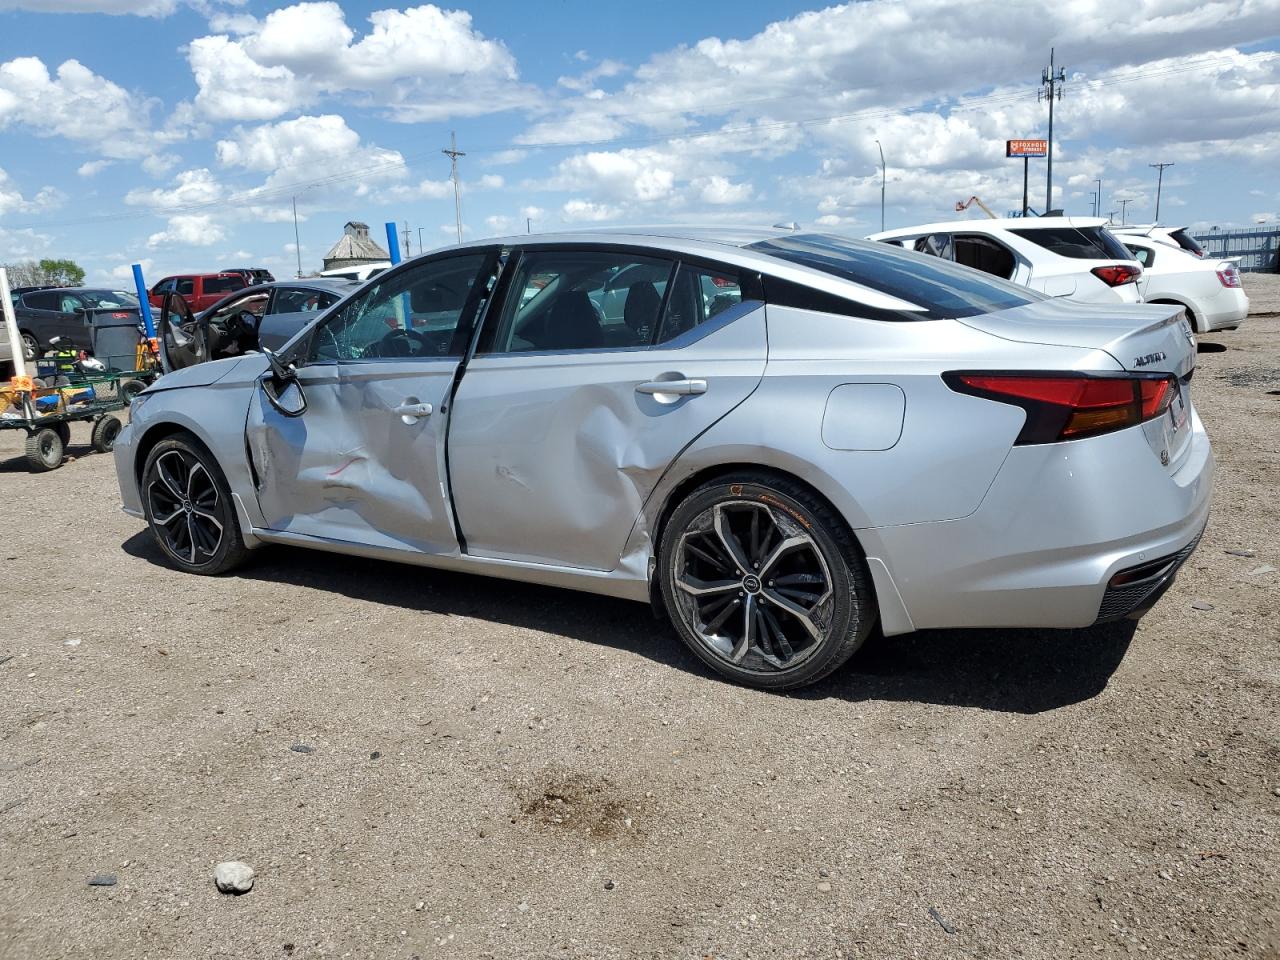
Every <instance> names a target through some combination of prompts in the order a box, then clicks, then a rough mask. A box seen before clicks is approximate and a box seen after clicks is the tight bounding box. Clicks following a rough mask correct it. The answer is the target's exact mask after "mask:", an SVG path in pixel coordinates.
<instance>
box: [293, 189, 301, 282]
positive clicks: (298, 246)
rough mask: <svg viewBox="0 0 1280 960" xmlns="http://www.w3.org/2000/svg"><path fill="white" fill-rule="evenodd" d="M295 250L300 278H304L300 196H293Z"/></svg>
mask: <svg viewBox="0 0 1280 960" xmlns="http://www.w3.org/2000/svg"><path fill="white" fill-rule="evenodd" d="M293 252H294V253H296V254H297V255H298V279H302V241H301V240H299V239H298V198H297V197H294V198H293Z"/></svg>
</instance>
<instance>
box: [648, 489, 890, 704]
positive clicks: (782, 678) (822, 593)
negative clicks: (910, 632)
mask: <svg viewBox="0 0 1280 960" xmlns="http://www.w3.org/2000/svg"><path fill="white" fill-rule="evenodd" d="M659 553H660V561H659V577H660V578H661V587H662V595H663V600H664V602H665V605H666V608H667V613H668V614H669V616H670V617H671V620H672V623H674V624H675V627H676V630H677V632H678V633H679V634H680V638H681V639H682V640H683V641H684V642H685V644H686V645H687V646H688V647H689V649H690V650H692V651H693V652H694V654H696V655H697V656H698V657H699V658H700V659H701V660H703V661H704V662H706V663H707V664H708V665H710V666H711V667H712V668H713V669H714V670H716V671H717V672H719V673H721V674H723V675H724V676H726V677H728V678H729V679H731V680H734V681H736V682H738V683H743V684H747V685H750V686H754V687H761V688H763V689H769V690H787V689H791V688H793V687H799V686H804V685H805V684H809V683H813V682H815V681H817V680H820V679H822V678H823V677H825V676H827V675H828V674H830V673H831V672H832V671H834V670H836V669H838V668H839V667H841V666H842V665H843V664H844V663H845V662H846V661H847V660H848V659H849V658H850V657H851V656H852V655H853V653H854V651H856V650H857V649H858V647H860V646H861V645H862V643H863V641H864V640H865V639H866V637H867V635H868V633H870V631H871V627H872V626H873V625H874V623H875V618H876V606H875V598H874V594H873V592H872V590H871V586H870V578H869V575H868V573H867V570H866V564H865V562H864V561H863V559H862V555H861V552H860V551H859V550H858V547H857V544H856V542H855V541H854V539H853V535H852V533H851V532H850V531H849V529H848V527H847V526H846V525H845V524H844V522H843V521H842V520H841V519H840V517H839V516H838V515H836V513H835V511H834V510H832V509H831V507H830V506H829V505H827V504H826V503H825V502H823V501H822V500H821V499H820V498H819V497H817V496H815V495H814V494H813V493H812V492H810V491H809V490H808V489H807V488H805V487H803V486H801V485H800V484H798V483H794V482H792V481H789V480H786V479H784V478H781V477H773V476H770V475H767V474H746V473H744V474H740V475H735V476H730V477H725V478H721V479H717V480H714V481H712V482H710V483H707V484H704V485H703V486H701V487H698V488H697V489H696V490H694V491H693V492H692V493H691V494H689V496H688V497H687V498H686V499H685V500H684V501H683V502H682V503H681V504H680V505H679V506H678V507H677V508H676V509H675V511H674V513H673V514H672V516H671V519H670V521H669V522H668V523H667V525H666V527H665V529H664V531H663V534H662V543H661V546H660V550H659Z"/></svg>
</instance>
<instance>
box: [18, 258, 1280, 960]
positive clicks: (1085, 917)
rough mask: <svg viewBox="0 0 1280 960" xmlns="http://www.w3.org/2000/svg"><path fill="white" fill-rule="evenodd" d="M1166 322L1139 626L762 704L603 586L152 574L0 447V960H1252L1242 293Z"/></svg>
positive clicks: (971, 641)
mask: <svg viewBox="0 0 1280 960" xmlns="http://www.w3.org/2000/svg"><path fill="white" fill-rule="evenodd" d="M1247 282H1248V283H1249V284H1250V292H1251V294H1254V295H1255V297H1256V296H1257V295H1258V294H1260V293H1262V292H1263V290H1262V284H1263V283H1264V282H1265V283H1267V284H1271V282H1272V278H1259V279H1258V280H1254V279H1252V278H1251V279H1250V280H1249V281H1247ZM1271 289H1274V291H1275V292H1280V278H1278V282H1277V283H1276V285H1275V286H1274V288H1271ZM1260 299H1261V298H1259V302H1260ZM1273 299H1274V300H1276V301H1280V297H1275V298H1273ZM1203 340H1204V341H1205V343H1204V347H1203V349H1204V352H1203V353H1202V354H1201V357H1200V370H1199V371H1198V373H1197V376H1196V380H1195V388H1196V402H1197V405H1198V406H1199V409H1200V412H1201V415H1202V416H1203V418H1204V420H1205V422H1206V423H1207V424H1208V427H1209V430H1210V432H1211V434H1212V436H1213V439H1214V444H1215V448H1216V450H1217V456H1218V465H1219V473H1218V482H1217V490H1216V502H1215V512H1214V516H1213V519H1212V521H1211V523H1210V526H1209V529H1208V532H1207V534H1206V535H1205V538H1204V540H1203V542H1202V543H1201V545H1200V548H1199V551H1198V552H1197V553H1196V554H1195V555H1194V556H1193V557H1192V559H1191V561H1190V562H1189V563H1188V565H1187V566H1186V568H1185V569H1184V571H1183V573H1182V575H1181V577H1180V578H1179V580H1178V582H1177V584H1176V585H1175V587H1174V588H1173V590H1171V591H1170V593H1169V594H1167V595H1166V597H1165V598H1164V599H1163V600H1162V601H1161V603H1160V604H1159V605H1158V606H1157V607H1156V609H1155V610H1154V611H1153V612H1152V613H1151V614H1150V615H1149V616H1148V617H1147V618H1146V619H1144V620H1143V621H1142V622H1141V624H1139V625H1137V626H1136V627H1135V626H1134V625H1132V624H1128V625H1124V626H1116V627H1111V628H1106V629H1095V630H1089V631H1079V632H1066V633H1056V632H1043V631H949V632H928V633H920V634H916V635H912V636H908V637H899V638H892V639H884V638H873V639H872V640H871V641H870V642H869V644H868V646H867V647H866V648H864V650H863V651H862V652H861V653H860V654H859V655H858V656H857V657H856V658H855V659H854V661H853V662H852V663H851V665H850V666H849V668H847V669H845V670H844V671H842V672H840V673H839V674H837V675H836V676H835V677H834V678H832V679H830V680H828V681H826V682H824V683H823V684H822V685H820V686H819V687H817V688H815V689H812V690H810V691H806V692H802V693H801V694H799V695H792V696H778V695H770V694H764V693H756V692H752V691H748V690H743V689H740V688H737V687H733V686H730V685H727V684H725V683H721V682H719V681H717V680H716V679H714V678H713V677H711V676H710V675H708V673H707V672H706V671H705V670H703V669H701V668H700V667H699V665H698V664H697V663H696V662H695V661H694V660H693V659H692V658H691V657H689V656H687V655H685V654H684V653H682V652H681V650H680V648H679V647H678V645H677V642H676V641H675V639H674V637H673V636H671V635H670V634H669V633H668V631H667V630H666V629H664V628H663V627H661V626H660V625H657V624H655V622H654V621H653V620H652V619H651V618H650V616H649V614H648V612H647V610H645V608H643V607H641V606H638V605H632V604H628V603H623V602H616V601H611V600H606V599H600V598H593V597H589V596H585V595H577V594H573V593H568V592H562V591H556V590H551V589H544V588H537V587H530V586H522V585H518V584H506V583H501V582H498V581H491V580H485V579H481V578H468V577H464V576H456V575H447V574H439V573H433V572H430V571H424V570H421V569H416V568H412V567H400V566H394V565H390V564H379V563H369V562H359V563H353V562H350V561H346V560H343V559H340V558H337V557H334V556H330V555H326V554H318V553H307V552H303V551H297V550H289V549H282V548H281V549H271V550H269V551H264V552H263V553H261V554H260V555H259V557H258V559H257V560H256V561H255V562H254V563H253V564H252V565H251V566H250V567H248V568H247V569H245V570H244V571H242V572H241V573H239V574H238V575H235V576H230V577H226V578H222V579H201V578H196V577H186V576H182V575H180V574H177V573H174V572H171V571H169V570H168V569H166V568H165V567H164V566H162V565H161V563H160V561H159V558H158V555H157V552H156V550H154V549H153V548H152V546H151V545H150V543H149V541H148V539H147V537H146V536H144V534H143V532H142V529H141V526H140V525H139V523H138V522H137V521H135V520H133V519H130V518H129V517H126V516H124V515H123V514H121V513H120V512H119V510H118V509H117V493H116V486H115V479H114V475H113V471H112V466H111V462H110V460H109V458H107V457H103V456H98V455H94V454H92V453H88V451H87V448H86V447H75V448H73V452H74V453H76V454H77V457H76V459H74V460H73V461H71V462H69V463H68V464H66V465H65V466H64V467H63V468H62V469H60V470H58V471H57V472H55V473H51V474H45V475H40V476H35V475H31V474H28V473H27V472H26V471H25V468H24V466H23V463H22V460H21V459H20V456H19V453H20V448H19V445H18V443H17V442H16V440H17V436H16V435H14V434H11V433H10V434H0V492H2V493H3V496H4V498H5V506H4V508H3V511H0V572H2V573H3V577H4V582H5V585H6V589H5V591H4V594H3V596H0V622H3V623H4V624H5V626H6V636H5V638H4V639H3V640H0V957H4V958H6V960H7V958H16V957H23V958H25V957H41V958H44V957H68V958H69V957H89V956H92V957H94V958H115V957H121V958H123V957H128V958H142V957H153V958H175V957H181V958H184V960H188V958H190V960H196V958H206V957H208V958H212V957H255V958H256V957H266V958H277V957H279V958H289V957H292V958H305V957H321V956H325V957H337V956H349V957H392V958H405V960H409V958H412V957H419V958H435V957H503V958H507V957H511V958H544V957H556V958H560V957H694V958H696V957H720V958H738V957H748V956H750V957H785V958H794V957H858V956H862V957H877V958H884V957H951V956H954V957H990V958H1000V960H1004V958H1012V957H1026V958H1040V957H1043V958H1055V960H1061V958H1066V957H1082V956H1104V957H1107V956H1121V955H1130V954H1134V955H1136V954H1146V955H1147V956H1156V957H1161V958H1182V957H1186V958H1203V957H1226V956H1231V957H1235V956H1245V957H1257V958H1270V960H1277V958H1280V833H1278V831H1280V714H1278V712H1277V709H1276V705H1277V703H1280V669H1278V667H1280V622H1278V619H1280V614H1278V613H1277V602H1276V598H1277V586H1278V584H1280V573H1277V572H1276V570H1275V569H1274V568H1276V567H1280V502H1278V501H1277V498H1276V490H1277V488H1278V485H1280V428H1278V427H1277V424H1278V423H1280V419H1278V415H1280V396H1278V395H1277V392H1278V391H1280V317H1276V316H1273V317H1270V318H1257V317H1255V318H1251V320H1250V322H1249V323H1247V324H1246V325H1245V326H1244V327H1243V328H1242V329H1241V330H1240V331H1238V332H1234V333H1226V334H1222V335H1215V336H1212V337H1205V338H1203ZM75 440H76V442H77V443H87V431H86V430H84V429H83V428H79V427H78V428H77V429H76V433H75ZM1227 551H1249V555H1247V556H1240V555H1235V554H1232V553H1228V552H1227ZM1193 603H1194V604H1195V606H1193ZM1205 605H1211V606H1210V608H1208V609H1205V608H1204V607H1205ZM225 860H243V861H245V862H247V863H249V864H250V865H252V867H253V868H254V870H255V871H256V874H257V877H256V882H255V886H254V887H253V890H252V892H251V893H249V894H247V895H244V896H239V897H233V896H229V895H225V894H220V893H218V892H217V890H216V889H215V887H214V883H213V873H214V867H215V865H216V864H218V863H219V862H220V861H225ZM100 874H110V875H114V876H115V877H116V878H117V882H116V883H115V884H114V885H113V886H91V885H90V884H89V882H88V881H89V879H90V878H91V877H95V876H97V875H100Z"/></svg>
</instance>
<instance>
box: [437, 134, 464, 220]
mask: <svg viewBox="0 0 1280 960" xmlns="http://www.w3.org/2000/svg"><path fill="white" fill-rule="evenodd" d="M440 152H441V153H443V154H444V155H445V156H446V157H448V158H449V165H450V166H449V178H450V179H451V180H453V213H454V217H455V218H456V220H457V223H458V242H459V243H461V242H462V195H461V193H459V192H458V158H459V157H465V156H466V154H465V153H463V152H462V151H461V150H459V149H458V135H457V133H455V132H454V131H452V130H451V131H449V149H448V150H441V151H440Z"/></svg>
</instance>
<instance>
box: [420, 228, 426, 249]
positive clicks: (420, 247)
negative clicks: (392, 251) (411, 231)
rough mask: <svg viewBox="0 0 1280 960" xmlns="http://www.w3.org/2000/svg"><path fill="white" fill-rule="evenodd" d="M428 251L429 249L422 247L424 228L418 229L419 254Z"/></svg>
mask: <svg viewBox="0 0 1280 960" xmlns="http://www.w3.org/2000/svg"><path fill="white" fill-rule="evenodd" d="M426 249H427V248H426V247H424V246H423V245H422V228H421V227H419V228H418V252H419V253H422V251H424V250H426Z"/></svg>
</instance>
